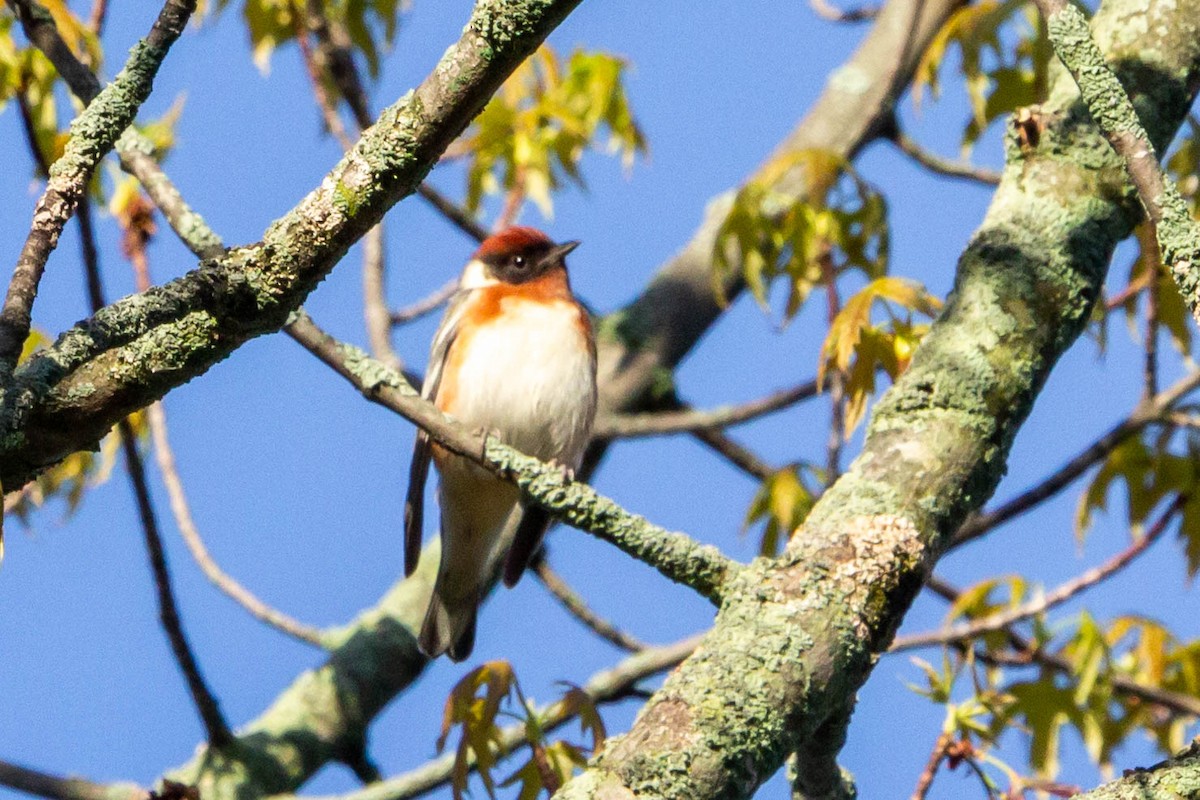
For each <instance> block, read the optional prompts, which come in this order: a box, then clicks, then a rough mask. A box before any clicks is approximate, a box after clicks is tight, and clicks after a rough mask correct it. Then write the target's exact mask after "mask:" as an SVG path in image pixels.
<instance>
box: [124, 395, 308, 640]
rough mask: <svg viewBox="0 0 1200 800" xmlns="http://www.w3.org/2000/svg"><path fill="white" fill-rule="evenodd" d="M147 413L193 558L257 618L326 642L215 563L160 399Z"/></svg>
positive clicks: (173, 508) (179, 524)
mask: <svg viewBox="0 0 1200 800" xmlns="http://www.w3.org/2000/svg"><path fill="white" fill-rule="evenodd" d="M146 417H147V419H148V420H149V423H150V436H151V438H152V439H153V441H154V455H155V457H156V459H157V460H158V469H159V471H160V472H161V473H162V478H163V484H164V485H165V486H166V487H167V495H168V496H169V497H170V500H171V512H172V514H174V516H175V525H176V526H177V527H178V528H179V533H180V534H181V535H182V536H183V541H184V543H185V544H186V545H187V547H188V550H189V551H190V552H191V554H192V558H194V559H195V560H196V563H197V564H198V565H200V569H201V570H202V571H203V572H204V575H205V577H207V578H208V579H209V581H211V582H212V584H213V585H214V586H216V587H217V588H218V589H220V590H221V591H222V592H223V593H224V594H225V595H226V596H227V597H229V598H230V599H232V600H233V601H234V602H235V603H237V604H238V605H240V606H241V607H242V608H244V609H245V610H246V611H247V612H249V614H250V615H251V616H252V617H254V618H255V619H257V620H259V621H260V622H263V623H265V624H267V625H270V626H271V627H272V628H275V629H276V630H278V631H280V632H281V633H285V634H287V635H288V636H291V637H293V638H295V639H299V640H300V641H302V642H308V643H309V644H313V645H316V646H317V647H324V646H325V642H324V638H323V636H322V633H321V631H320V630H318V629H317V628H314V627H312V626H311V625H305V624H304V623H303V622H300V621H299V620H297V619H295V618H294V617H291V616H289V615H287V614H285V613H283V612H282V611H279V610H278V609H275V608H272V607H271V606H269V605H267V604H266V603H264V602H263V601H262V600H261V599H259V597H258V596H257V595H255V594H254V593H253V592H251V591H250V590H249V589H247V588H246V587H245V586H243V585H242V584H241V583H240V582H238V580H237V579H236V578H234V577H233V576H232V575H230V574H228V573H227V572H225V571H224V570H223V569H221V566H220V565H219V564H217V562H216V560H215V559H214V558H213V557H212V554H211V553H210V552H209V551H208V547H207V546H206V545H205V544H204V539H203V538H201V536H200V531H199V529H198V528H197V527H196V522H195V520H194V519H193V518H192V512H191V508H190V506H189V505H188V500H187V494H186V493H185V492H184V488H183V482H182V481H181V480H180V479H179V471H178V469H177V468H176V466H175V456H174V453H173V452H172V450H171V443H170V439H169V438H168V434H167V419H166V415H165V413H164V411H163V407H162V403H161V402H160V403H155V404H154V405H152V406H150V407H149V408H148V409H146Z"/></svg>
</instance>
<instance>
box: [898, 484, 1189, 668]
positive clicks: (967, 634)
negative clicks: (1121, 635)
mask: <svg viewBox="0 0 1200 800" xmlns="http://www.w3.org/2000/svg"><path fill="white" fill-rule="evenodd" d="M1185 503H1187V497H1186V496H1184V495H1179V496H1178V497H1176V498H1175V500H1174V501H1173V502H1172V503H1171V504H1170V506H1168V507H1167V509H1166V510H1165V511H1164V512H1163V513H1162V515H1161V516H1160V517H1159V518H1158V519H1157V520H1156V521H1155V522H1154V524H1153V525H1151V526H1150V528H1149V530H1147V531H1146V533H1145V535H1143V536H1141V537H1140V538H1139V539H1138V540H1137V541H1135V542H1134V543H1133V544H1131V545H1130V546H1129V547H1127V548H1125V549H1124V550H1122V551H1121V552H1119V553H1117V554H1116V555H1115V556H1113V557H1112V558H1110V559H1108V560H1107V561H1105V562H1104V563H1103V564H1101V565H1099V566H1097V567H1093V568H1092V569H1089V570H1087V571H1086V572H1084V573H1083V574H1081V575H1077V576H1076V577H1074V578H1072V579H1071V580H1069V581H1066V582H1065V583H1063V584H1060V585H1059V586H1057V587H1056V588H1054V589H1052V590H1051V591H1049V592H1046V593H1045V594H1044V595H1042V596H1041V597H1039V598H1037V599H1035V600H1030V601H1029V602H1028V603H1022V604H1021V605H1019V606H1015V607H1013V608H1009V609H1005V610H1004V611H999V612H997V613H995V614H992V615H990V616H987V617H983V618H982V619H977V620H974V621H973V622H970V623H968V624H965V625H956V626H954V627H951V628H948V629H946V630H941V631H931V632H929V633H915V634H911V635H908V636H898V637H896V639H895V641H893V642H892V646H891V648H889V650H890V651H891V652H900V651H903V650H912V649H915V648H918V647H932V646H935V645H946V644H950V643H952V642H962V641H967V640H970V639H977V638H979V637H980V636H982V635H984V634H985V633H991V632H992V631H998V630H1003V629H1004V628H1007V627H1009V626H1010V625H1014V624H1016V623H1018V622H1022V621H1024V620H1027V619H1030V618H1031V617H1036V616H1037V615H1039V614H1042V613H1045V612H1046V611H1049V610H1050V609H1052V608H1054V607H1055V606H1059V605H1062V604H1063V603H1065V602H1066V601H1068V600H1070V599H1071V598H1072V597H1075V596H1076V595H1077V594H1079V593H1080V592H1083V591H1085V590H1087V589H1090V588H1091V587H1093V586H1095V585H1096V584H1098V583H1100V582H1101V581H1104V580H1107V579H1108V578H1111V577H1112V576H1113V575H1115V574H1116V573H1118V572H1120V571H1121V570H1122V569H1124V568H1125V567H1127V566H1129V564H1130V563H1132V562H1133V560H1134V559H1135V558H1137V557H1138V556H1140V555H1141V554H1142V553H1144V552H1145V551H1146V549H1147V548H1149V547H1150V545H1152V544H1154V542H1155V541H1157V540H1158V539H1159V537H1161V536H1162V534H1163V532H1165V531H1166V529H1167V525H1168V524H1170V522H1171V520H1172V519H1174V517H1175V515H1176V514H1178V513H1179V512H1180V511H1182V510H1183V506H1184V504H1185Z"/></svg>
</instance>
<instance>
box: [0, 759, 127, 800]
mask: <svg viewBox="0 0 1200 800" xmlns="http://www.w3.org/2000/svg"><path fill="white" fill-rule="evenodd" d="M0 786H7V787H8V788H10V789H16V790H17V791H18V792H24V793H25V794H31V795H34V796H36V797H45V798H47V800H147V798H148V797H149V793H148V792H147V791H146V790H145V789H143V788H141V787H140V786H135V785H134V784H132V783H109V784H105V783H95V782H94V781H89V780H86V779H85V778H60V777H59V776H57V775H49V774H47V773H45V772H39V771H38V770H35V769H31V768H29V767H22V766H20V765H18V764H13V763H11V762H8V761H0Z"/></svg>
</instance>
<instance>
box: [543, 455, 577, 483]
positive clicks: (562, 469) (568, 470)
mask: <svg viewBox="0 0 1200 800" xmlns="http://www.w3.org/2000/svg"><path fill="white" fill-rule="evenodd" d="M546 464H547V465H548V466H550V467H551V468H552V469H555V470H558V474H559V475H561V476H562V479H563V483H574V482H575V468H574V467H571V466H568V465H567V464H564V463H562V462H561V461H559V460H558V459H557V458H552V459H550V460H549V461H547V462H546Z"/></svg>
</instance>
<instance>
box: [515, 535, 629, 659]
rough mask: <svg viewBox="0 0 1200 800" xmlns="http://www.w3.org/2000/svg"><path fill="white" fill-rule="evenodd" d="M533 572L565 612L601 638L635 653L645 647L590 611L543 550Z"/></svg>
mask: <svg viewBox="0 0 1200 800" xmlns="http://www.w3.org/2000/svg"><path fill="white" fill-rule="evenodd" d="M533 574H535V575H537V577H538V580H540V581H541V582H542V585H543V586H545V587H546V591H548V592H550V594H552V595H554V598H555V599H556V600H558V602H559V603H561V604H562V606H563V608H565V609H566V610H567V613H568V614H570V615H571V616H573V617H575V619H577V620H579V621H580V622H582V623H583V624H584V625H585V626H586V627H587V628H589V629H590V630H591V631H592V632H593V633H595V634H596V635H597V636H599V637H600V638H602V639H606V640H607V641H609V642H611V643H612V644H614V645H616V646H617V647H619V648H621V649H622V650H628V651H629V652H631V653H637V652H640V651H642V650H645V649H646V645H645V644H644V643H643V642H640V641H638V640H637V639H635V638H634V637H632V636H630V635H629V634H627V633H625V632H624V631H622V630H621V629H620V628H618V627H617V626H615V625H613V624H612V623H611V622H609V621H608V620H606V619H604V618H603V617H601V616H600V615H598V614H597V613H596V612H594V611H592V609H591V608H589V607H588V605H587V603H586V602H584V600H583V598H582V597H580V596H579V595H578V594H576V592H575V590H574V589H572V588H571V587H570V586H569V585H568V584H567V582H566V581H565V580H563V579H562V576H560V575H559V574H558V573H557V572H555V571H554V569H553V568H552V567H551V566H550V564H549V563H548V562H547V561H546V557H545V551H544V550H543V551H542V555H541V557H539V558H538V560H537V561H536V562H535V563H534V567H533Z"/></svg>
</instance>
